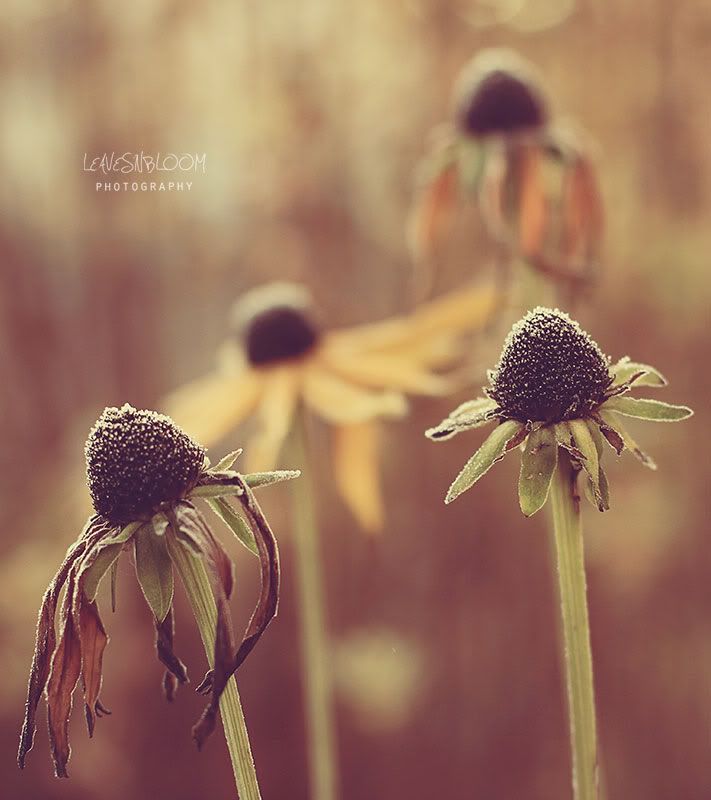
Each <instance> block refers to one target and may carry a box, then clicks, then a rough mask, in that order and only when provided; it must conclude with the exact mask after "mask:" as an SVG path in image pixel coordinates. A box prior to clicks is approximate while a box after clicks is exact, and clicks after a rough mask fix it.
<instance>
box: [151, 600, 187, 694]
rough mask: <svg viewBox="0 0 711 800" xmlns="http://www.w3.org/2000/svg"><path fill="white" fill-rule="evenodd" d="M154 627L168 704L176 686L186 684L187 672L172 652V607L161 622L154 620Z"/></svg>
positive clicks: (173, 630)
mask: <svg viewBox="0 0 711 800" xmlns="http://www.w3.org/2000/svg"><path fill="white" fill-rule="evenodd" d="M155 625H156V651H157V653H158V658H159V660H160V661H161V663H162V664H164V665H165V667H166V671H165V675H164V677H163V689H164V691H165V696H166V699H167V700H168V702H172V701H173V699H174V697H175V692H176V691H177V688H178V684H180V683H187V680H188V671H187V669H186V668H185V664H183V662H182V661H181V660H180V659H179V658H178V656H176V655H175V652H174V651H173V637H174V635H175V624H174V620H173V609H172V607H171V608H170V609H169V610H168V613H167V614H166V616H165V619H164V620H163V621H162V622H158V620H155Z"/></svg>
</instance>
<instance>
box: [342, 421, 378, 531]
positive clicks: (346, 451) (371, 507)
mask: <svg viewBox="0 0 711 800" xmlns="http://www.w3.org/2000/svg"><path fill="white" fill-rule="evenodd" d="M333 465H334V471H335V480H336V485H337V487H338V491H339V492H340V494H341V497H342V498H343V501H344V502H345V504H346V505H347V506H348V508H349V509H350V511H351V512H352V513H353V516H355V518H356V519H357V520H358V522H359V523H360V524H361V526H362V527H363V529H364V530H366V531H367V532H368V533H378V532H379V531H380V530H381V529H382V527H383V516H384V515H383V499H382V495H381V492H380V481H379V474H378V473H379V470H378V428H377V425H376V424H375V423H372V422H362V423H360V424H357V425H343V426H339V427H337V428H336V429H335V431H334V448H333Z"/></svg>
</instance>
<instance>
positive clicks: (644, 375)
mask: <svg viewBox="0 0 711 800" xmlns="http://www.w3.org/2000/svg"><path fill="white" fill-rule="evenodd" d="M611 371H612V374H613V375H614V376H615V377H614V380H613V381H612V385H613V386H620V385H621V384H623V383H627V382H629V383H630V386H651V387H660V386H666V385H667V383H668V381H667V379H666V378H665V377H664V375H662V373H661V372H660V371H659V370H658V369H656V368H655V367H652V366H650V365H649V364H640V363H639V362H637V361H630V359H629V356H625V357H624V358H621V359H620V360H619V361H618V362H617V363H616V364H613V366H612V368H611Z"/></svg>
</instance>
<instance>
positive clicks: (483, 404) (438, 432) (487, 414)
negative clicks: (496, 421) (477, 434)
mask: <svg viewBox="0 0 711 800" xmlns="http://www.w3.org/2000/svg"><path fill="white" fill-rule="evenodd" d="M496 408H497V404H496V402H495V401H494V400H491V399H489V398H488V397H477V398H476V400H467V402H466V403H462V404H461V405H460V406H458V407H457V408H455V409H454V411H452V412H451V414H449V415H448V416H447V418H446V419H444V420H442V422H440V424H439V425H435V426H434V428H429V430H427V431H425V436H427V438H428V439H432V440H433V441H436V442H443V441H445V440H447V439H451V438H452V437H453V436H456V435H457V434H458V433H461V432H462V431H466V430H470V429H471V428H479V427H480V426H482V425H486V424H487V423H489V422H491V420H492V419H493V417H494V412H495V411H496Z"/></svg>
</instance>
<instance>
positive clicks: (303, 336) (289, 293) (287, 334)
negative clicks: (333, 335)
mask: <svg viewBox="0 0 711 800" xmlns="http://www.w3.org/2000/svg"><path fill="white" fill-rule="evenodd" d="M310 306H311V298H310V297H309V294H308V292H307V291H306V290H305V289H303V287H301V286H298V285H295V284H270V285H268V286H263V287H260V288H258V289H254V290H252V291H251V292H248V293H247V294H246V295H245V296H244V297H243V298H242V300H240V301H239V302H238V303H237V305H236V307H235V310H234V312H233V315H234V319H235V324H236V327H237V329H238V333H239V335H240V336H241V337H242V341H243V345H244V352H245V355H246V357H247V360H248V361H249V363H250V364H252V365H253V366H264V365H265V364H271V363H273V362H276V361H285V360H289V359H294V358H298V357H299V356H302V355H304V354H305V353H308V352H309V350H311V348H312V347H313V346H314V345H315V344H316V342H317V341H318V338H319V333H318V328H317V327H316V325H315V324H314V321H313V319H312V315H311V308H310Z"/></svg>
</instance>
